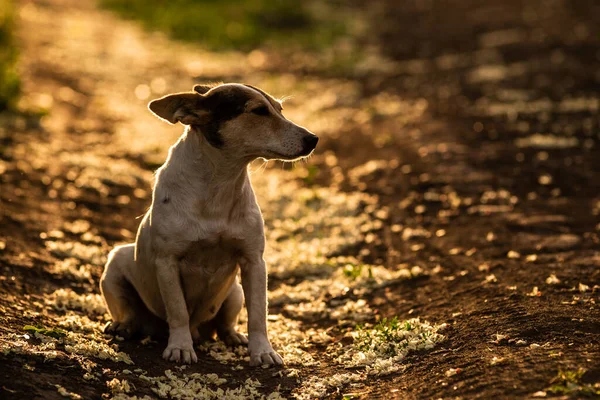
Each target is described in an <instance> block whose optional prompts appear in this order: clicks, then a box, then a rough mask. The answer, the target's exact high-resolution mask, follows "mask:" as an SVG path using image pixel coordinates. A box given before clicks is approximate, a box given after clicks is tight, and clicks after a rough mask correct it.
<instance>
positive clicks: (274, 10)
mask: <svg viewBox="0 0 600 400" xmlns="http://www.w3.org/2000/svg"><path fill="white" fill-rule="evenodd" d="M101 4H102V5H103V6H104V7H106V8H108V9H111V10H113V11H115V12H117V13H118V14H119V15H121V16H123V17H125V18H129V19H135V20H140V21H142V22H143V24H144V26H145V27H146V28H148V29H150V30H160V31H163V32H166V33H167V34H169V35H170V36H171V37H172V38H174V39H180V40H186V41H192V42H200V43H202V44H204V45H205V46H207V47H208V48H210V49H212V50H223V49H238V50H250V49H253V48H257V47H260V46H263V45H272V44H273V45H280V46H281V45H285V46H301V47H303V48H310V49H318V48H323V47H325V46H327V45H329V44H331V42H332V40H333V39H334V38H335V37H336V36H337V35H339V34H341V33H343V32H344V31H345V26H344V24H343V23H342V22H341V20H336V18H337V15H338V13H336V12H334V11H333V10H331V9H330V6H329V5H327V3H326V0H319V1H317V0H313V1H308V2H303V1H295V0H228V1H218V0H170V1H168V0H157V1H146V0H101Z"/></svg>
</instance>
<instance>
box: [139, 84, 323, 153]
mask: <svg viewBox="0 0 600 400" xmlns="http://www.w3.org/2000/svg"><path fill="white" fill-rule="evenodd" d="M148 108H149V109H150V111H152V112H153V113H154V114H156V115H157V116H158V117H160V118H162V119H164V120H166V121H168V122H170V123H172V124H175V123H177V122H181V123H182V124H184V125H190V126H191V127H192V128H193V129H196V130H198V131H199V132H201V133H202V134H203V135H204V137H205V138H206V140H207V141H208V143H210V145H212V146H213V147H216V148H218V149H221V150H222V151H227V152H229V153H230V154H231V155H232V156H235V157H240V158H258V157H262V158H266V159H281V160H288V161H289V160H295V159H297V158H301V157H305V156H307V155H309V154H310V153H311V152H312V151H313V150H314V149H315V146H316V145H317V142H318V140H319V139H318V137H317V136H316V135H314V134H313V133H311V132H310V131H308V130H307V129H305V128H303V127H301V126H299V125H296V124H294V123H293V122H291V121H289V120H288V119H286V118H285V117H284V116H283V114H282V113H281V111H282V106H281V103H280V102H279V101H277V100H276V99H274V98H273V97H272V96H271V95H269V94H267V93H265V92H263V91H262V90H260V89H258V88H255V87H253V86H249V85H243V84H239V83H229V84H222V85H217V86H205V85H196V86H194V91H193V92H187V93H175V94H170V95H167V96H165V97H162V98H160V99H157V100H154V101H151V102H150V104H149V105H148Z"/></svg>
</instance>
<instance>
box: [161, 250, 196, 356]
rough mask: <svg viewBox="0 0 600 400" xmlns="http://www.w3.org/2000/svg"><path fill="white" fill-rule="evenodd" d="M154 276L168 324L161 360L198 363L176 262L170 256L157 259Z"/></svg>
mask: <svg viewBox="0 0 600 400" xmlns="http://www.w3.org/2000/svg"><path fill="white" fill-rule="evenodd" d="M156 274H157V279H158V287H159V289H160V295H161V297H162V300H163V303H164V305H165V311H166V314H167V323H168V324H169V344H168V345H167V348H166V349H165V351H164V352H163V358H164V359H165V360H169V361H177V362H181V361H183V362H184V363H186V364H190V363H192V362H198V357H196V352H195V351H194V345H193V341H192V334H191V332H190V316H189V313H188V310H187V305H186V303H185V297H184V295H183V288H182V287H181V279H180V276H179V269H178V267H177V260H176V259H175V258H174V257H170V256H169V257H160V258H157V259H156Z"/></svg>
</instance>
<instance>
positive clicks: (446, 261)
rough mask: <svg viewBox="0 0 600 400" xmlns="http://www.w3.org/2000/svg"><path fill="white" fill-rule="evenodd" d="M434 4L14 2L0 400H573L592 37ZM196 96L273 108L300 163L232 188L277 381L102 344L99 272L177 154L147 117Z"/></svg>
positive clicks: (590, 288)
mask: <svg viewBox="0 0 600 400" xmlns="http://www.w3.org/2000/svg"><path fill="white" fill-rule="evenodd" d="M208 3H210V6H208V5H206V4H208ZM217 3H218V4H217ZM451 3H452V4H453V5H452V7H450V6H441V5H439V4H437V3H436V2H426V1H413V2H409V3H407V4H404V5H402V6H399V5H397V4H396V3H395V2H393V1H388V0H377V1H375V2H374V3H373V4H372V5H371V6H369V7H367V6H365V5H360V4H348V5H344V6H342V5H341V4H338V3H337V2H332V1H324V0H323V1H321V0H315V1H309V2H307V3H306V4H305V5H302V6H300V5H297V4H296V3H293V4H292V2H286V1H282V2H277V6H276V7H275V6H271V5H270V3H269V4H268V2H265V1H262V0H261V1H259V0H235V1H232V2H227V3H223V4H226V5H223V4H221V3H220V2H216V3H214V4H213V2H190V1H181V2H173V4H170V5H168V6H166V5H165V8H164V9H160V7H157V6H148V5H147V3H146V2H141V1H140V2H138V1H133V2H130V3H126V2H122V1H119V0H103V1H99V4H96V3H95V2H93V1H91V0H90V1H88V0H83V1H74V0H56V1H38V0H32V1H30V0H23V1H18V2H16V5H15V12H14V17H15V20H14V22H15V24H16V25H15V27H16V30H15V32H14V35H15V37H16V41H14V43H13V42H11V41H10V40H11V39H10V35H8V34H6V35H5V36H2V35H0V45H1V46H4V43H6V46H5V48H6V49H7V50H6V51H5V50H0V72H1V73H2V74H5V75H0V77H2V78H3V80H2V81H0V91H1V92H2V93H0V111H2V110H4V109H6V110H8V111H9V113H4V114H0V178H1V180H0V183H1V184H2V187H1V190H0V201H1V203H0V398H15V399H22V398H72V399H87V398H94V399H96V398H98V399H99V398H115V399H148V398H157V397H159V398H172V399H197V398H202V399H204V398H206V399H222V398H227V399H259V398H266V399H280V398H298V399H313V398H336V399H342V398H343V399H351V398H365V399H371V398H390V397H393V398H449V397H453V398H454V397H457V398H525V397H527V398H528V397H531V396H533V397H546V396H553V395H565V396H571V397H573V398H578V397H579V396H583V395H591V396H597V395H598V393H600V389H599V386H598V385H599V383H598V376H599V375H598V374H599V371H600V370H598V365H599V363H600V351H599V349H600V342H599V337H598V332H599V329H600V320H599V319H598V316H597V315H598V314H597V302H598V300H599V298H598V293H599V292H598V289H599V287H600V286H599V285H600V275H599V273H598V271H600V269H599V268H598V267H599V266H600V253H598V243H600V239H599V236H598V232H599V231H600V223H599V220H598V216H599V215H600V197H598V196H599V195H598V193H599V190H600V178H599V177H598V171H599V170H600V164H599V162H600V154H599V153H598V151H599V150H598V139H599V138H600V134H599V129H600V119H599V118H598V115H599V113H600V98H599V97H598V90H599V89H600V86H599V85H600V75H599V74H598V71H600V64H599V63H600V56H599V55H598V52H597V49H598V48H600V47H599V46H600V41H599V40H600V39H599V38H600V31H598V24H596V23H595V22H594V21H597V18H595V17H599V16H600V11H599V9H598V6H597V5H593V4H592V3H594V2H593V1H583V2H582V5H580V6H577V5H571V4H569V2H567V1H558V0H557V1H551V2H550V3H549V5H547V4H545V3H544V2H539V1H535V2H533V3H535V4H527V5H524V4H521V2H519V1H512V0H511V1H507V2H491V3H490V4H487V5H483V4H475V3H476V2H472V1H466V2H460V1H452V2H451ZM492 3H493V4H492ZM584 3H585V4H586V6H584V5H583V4H584ZM4 4H6V5H7V6H6V7H5V6H4ZM8 5H9V2H6V0H0V6H2V7H3V8H2V10H0V33H2V32H8V30H9V26H10V23H9V22H10V21H11V18H12V17H11V14H9V13H8V11H7V12H4V9H6V10H9V8H8ZM588 5H589V7H588ZM102 7H104V8H102ZM184 7H188V8H187V11H188V14H187V15H185V14H181V9H182V8H184ZM448 7H450V9H447V8H448ZM241 9H246V10H250V11H251V12H249V13H248V14H247V15H246V14H240V12H239V10H241ZM194 16H196V21H197V22H196V23H195V24H192V23H190V19H192V18H193V17H194ZM121 17H126V18H131V19H132V20H126V19H121ZM294 21H295V22H294ZM221 25H225V31H223V27H222V26H221ZM198 30H200V31H202V32H206V33H205V35H204V36H203V37H202V38H199V37H198V33H197V31H198ZM223 32H225V33H223ZM169 35H170V36H169ZM176 40H184V41H176ZM9 44H11V45H12V46H13V47H9ZM3 48H4V47H3ZM17 52H18V53H20V54H19V64H18V70H19V74H20V77H19V79H20V86H21V93H20V96H19V97H16V96H15V95H14V94H11V93H9V92H10V90H14V91H15V93H16V88H17V87H18V86H19V79H17V77H16V75H15V74H14V71H13V70H14V68H15V67H14V66H13V64H14V59H15V54H16V53H17ZM13 53H14V54H13ZM207 82H245V83H249V84H252V85H255V86H257V87H260V88H262V89H264V90H265V91H267V92H269V93H271V94H272V95H273V96H275V97H277V98H285V101H284V103H283V105H284V110H283V113H284V115H285V116H286V117H287V118H289V119H290V120H292V121H294V122H296V123H298V124H300V125H303V126H306V127H307V128H308V129H310V130H311V131H312V132H314V133H316V134H318V135H319V137H320V141H319V144H318V147H317V149H316V151H315V152H314V154H313V155H312V156H311V157H309V158H308V159H306V160H301V161H296V162H294V163H288V164H283V163H281V162H275V161H270V162H263V161H262V160H257V161H255V162H253V163H252V164H251V165H250V177H251V181H252V183H253V187H254V189H255V192H256V195H257V199H258V203H259V204H260V206H261V209H262V213H263V217H264V222H265V236H266V251H265V260H266V263H267V268H268V271H269V292H268V299H269V317H268V324H269V334H270V338H271V342H272V344H273V346H274V348H275V349H276V350H277V351H278V352H279V354H280V355H281V356H282V357H283V359H284V362H285V365H284V367H272V368H260V367H259V368H253V367H250V366H249V356H248V351H247V349H246V346H237V347H227V346H225V344H223V343H222V342H220V341H216V342H214V343H210V342H207V343H205V344H202V345H199V346H197V347H196V351H197V354H198V357H199V360H200V361H199V363H198V364H194V365H189V366H188V365H179V364H173V363H170V362H167V361H164V360H163V359H162V358H161V353H162V351H163V349H164V347H165V343H166V342H165V341H161V340H155V339H154V338H150V337H147V338H138V339H134V340H123V338H120V337H118V336H117V337H113V336H111V335H107V334H104V333H103V330H104V327H105V325H106V324H107V323H108V322H109V321H110V315H109V314H108V311H107V309H106V305H105V303H104V301H103V299H102V296H101V295H100V292H99V288H98V283H99V278H100V275H101V273H102V270H103V266H104V264H105V263H106V260H107V255H108V252H109V251H110V249H111V248H113V247H114V246H115V245H117V244H123V243H130V242H132V241H134V240H135V236H136V232H137V228H138V224H139V223H140V220H141V219H140V216H142V215H143V214H144V213H145V211H146V210H147V208H148V206H149V205H150V201H151V196H152V184H153V178H154V171H155V170H156V168H158V167H159V166H160V165H161V164H162V163H163V162H164V160H165V157H166V156H167V152H168V149H169V147H170V146H171V145H172V144H173V143H174V142H175V141H176V140H177V138H178V137H179V135H181V133H182V131H183V128H182V126H181V125H176V126H172V125H168V124H166V123H164V122H163V121H160V120H159V119H158V118H156V117H155V116H153V115H152V114H151V113H150V112H149V111H148V109H147V104H148V102H149V101H151V100H153V99H156V98H158V97H161V96H163V95H165V94H167V93H173V92H180V91H189V90H191V89H192V87H193V85H194V84H197V83H207ZM4 88H6V89H4ZM9 95H10V97H9ZM246 324H247V313H246V311H245V309H244V310H243V311H242V314H241V316H240V321H239V324H238V325H239V330H240V331H241V332H247V325H246Z"/></svg>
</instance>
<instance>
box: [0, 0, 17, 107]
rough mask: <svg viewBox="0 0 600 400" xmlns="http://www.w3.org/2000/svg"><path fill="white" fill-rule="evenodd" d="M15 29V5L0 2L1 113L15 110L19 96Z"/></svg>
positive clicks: (3, 0)
mask: <svg viewBox="0 0 600 400" xmlns="http://www.w3.org/2000/svg"><path fill="white" fill-rule="evenodd" d="M13 29H14V4H13V2H12V1H11V0H0V112H2V111H5V110H7V109H13V108H14V107H15V104H16V100H17V96H18V94H19V87H20V81H19V75H18V74H17V67H16V60H17V50H16V47H15V43H14V38H13Z"/></svg>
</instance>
